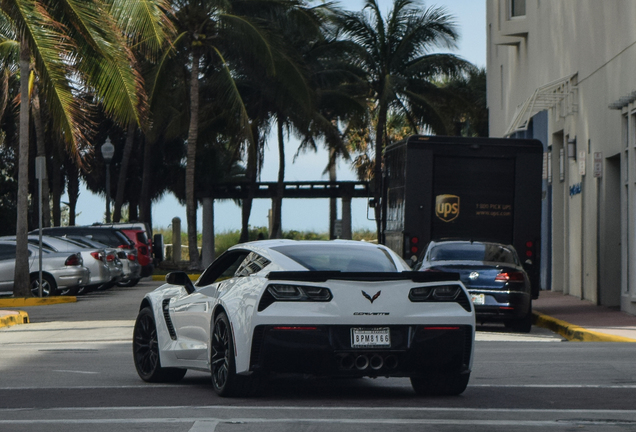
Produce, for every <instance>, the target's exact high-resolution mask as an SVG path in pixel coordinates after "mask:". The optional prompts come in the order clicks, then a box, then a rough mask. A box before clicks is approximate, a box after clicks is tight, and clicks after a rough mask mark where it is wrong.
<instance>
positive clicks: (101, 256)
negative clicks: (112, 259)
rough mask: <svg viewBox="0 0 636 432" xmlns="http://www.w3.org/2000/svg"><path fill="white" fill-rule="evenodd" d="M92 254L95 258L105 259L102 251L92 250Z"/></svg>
mask: <svg viewBox="0 0 636 432" xmlns="http://www.w3.org/2000/svg"><path fill="white" fill-rule="evenodd" d="M91 256H92V257H93V258H95V259H96V260H97V261H104V256H103V255H102V253H101V252H91Z"/></svg>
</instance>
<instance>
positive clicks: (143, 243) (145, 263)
mask: <svg viewBox="0 0 636 432" xmlns="http://www.w3.org/2000/svg"><path fill="white" fill-rule="evenodd" d="M93 226H100V227H105V228H117V229H118V230H120V231H121V232H122V233H124V234H125V235H126V236H127V237H128V238H129V239H130V240H131V241H132V242H133V243H134V244H135V248H136V249H137V260H138V261H139V264H141V276H142V277H145V276H150V275H152V272H153V270H154V268H155V265H156V264H157V263H159V262H161V261H162V260H163V236H162V235H161V234H157V235H155V245H154V248H153V242H152V240H151V239H150V233H151V231H150V228H149V226H148V225H147V224H145V223H143V222H120V223H110V224H100V223H95V224H93Z"/></svg>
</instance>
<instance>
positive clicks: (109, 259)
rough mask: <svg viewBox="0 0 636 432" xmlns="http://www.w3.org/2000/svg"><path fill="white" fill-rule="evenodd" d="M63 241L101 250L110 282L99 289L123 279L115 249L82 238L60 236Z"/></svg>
mask: <svg viewBox="0 0 636 432" xmlns="http://www.w3.org/2000/svg"><path fill="white" fill-rule="evenodd" d="M57 238H61V239H64V240H69V241H74V242H76V243H79V244H81V245H84V246H86V247H89V248H96V249H103V250H104V253H105V256H104V261H105V263H106V265H107V266H108V270H109V271H110V276H111V280H110V282H108V283H106V284H104V285H102V286H100V287H99V288H100V289H107V288H111V287H113V286H115V285H116V284H117V283H118V282H119V281H121V279H122V278H123V277H124V263H123V262H122V260H121V259H120V258H119V256H118V250H117V248H113V247H110V246H108V245H106V244H104V243H100V242H98V241H96V240H91V239H89V238H87V237H82V236H60V237H57Z"/></svg>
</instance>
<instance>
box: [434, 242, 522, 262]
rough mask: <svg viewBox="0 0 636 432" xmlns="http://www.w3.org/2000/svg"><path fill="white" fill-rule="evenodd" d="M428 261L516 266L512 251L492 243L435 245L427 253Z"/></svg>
mask: <svg viewBox="0 0 636 432" xmlns="http://www.w3.org/2000/svg"><path fill="white" fill-rule="evenodd" d="M428 259H429V261H488V262H498V263H504V264H515V265H516V264H518V260H517V256H516V253H515V252H514V250H513V249H511V248H509V247H506V246H503V245H500V244H494V243H448V244H440V245H436V246H434V247H433V249H431V251H430V252H429V257H428Z"/></svg>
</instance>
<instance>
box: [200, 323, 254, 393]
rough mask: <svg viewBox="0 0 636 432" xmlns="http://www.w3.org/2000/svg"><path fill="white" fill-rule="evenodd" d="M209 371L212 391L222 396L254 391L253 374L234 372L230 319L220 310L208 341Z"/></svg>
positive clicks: (234, 362) (234, 360)
mask: <svg viewBox="0 0 636 432" xmlns="http://www.w3.org/2000/svg"><path fill="white" fill-rule="evenodd" d="M210 372H211V375H212V386H213V388H214V391H215V392H216V393H217V394H218V395H219V396H222V397H241V396H250V395H253V394H255V393H256V391H257V388H258V386H257V383H256V381H255V377H254V376H242V375H237V374H236V359H235V358H234V340H233V339H232V330H231V326H230V320H229V319H228V317H227V315H226V314H225V313H224V312H221V313H220V314H219V315H217V317H216V318H215V320H214V327H213V328H212V333H211V341H210Z"/></svg>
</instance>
